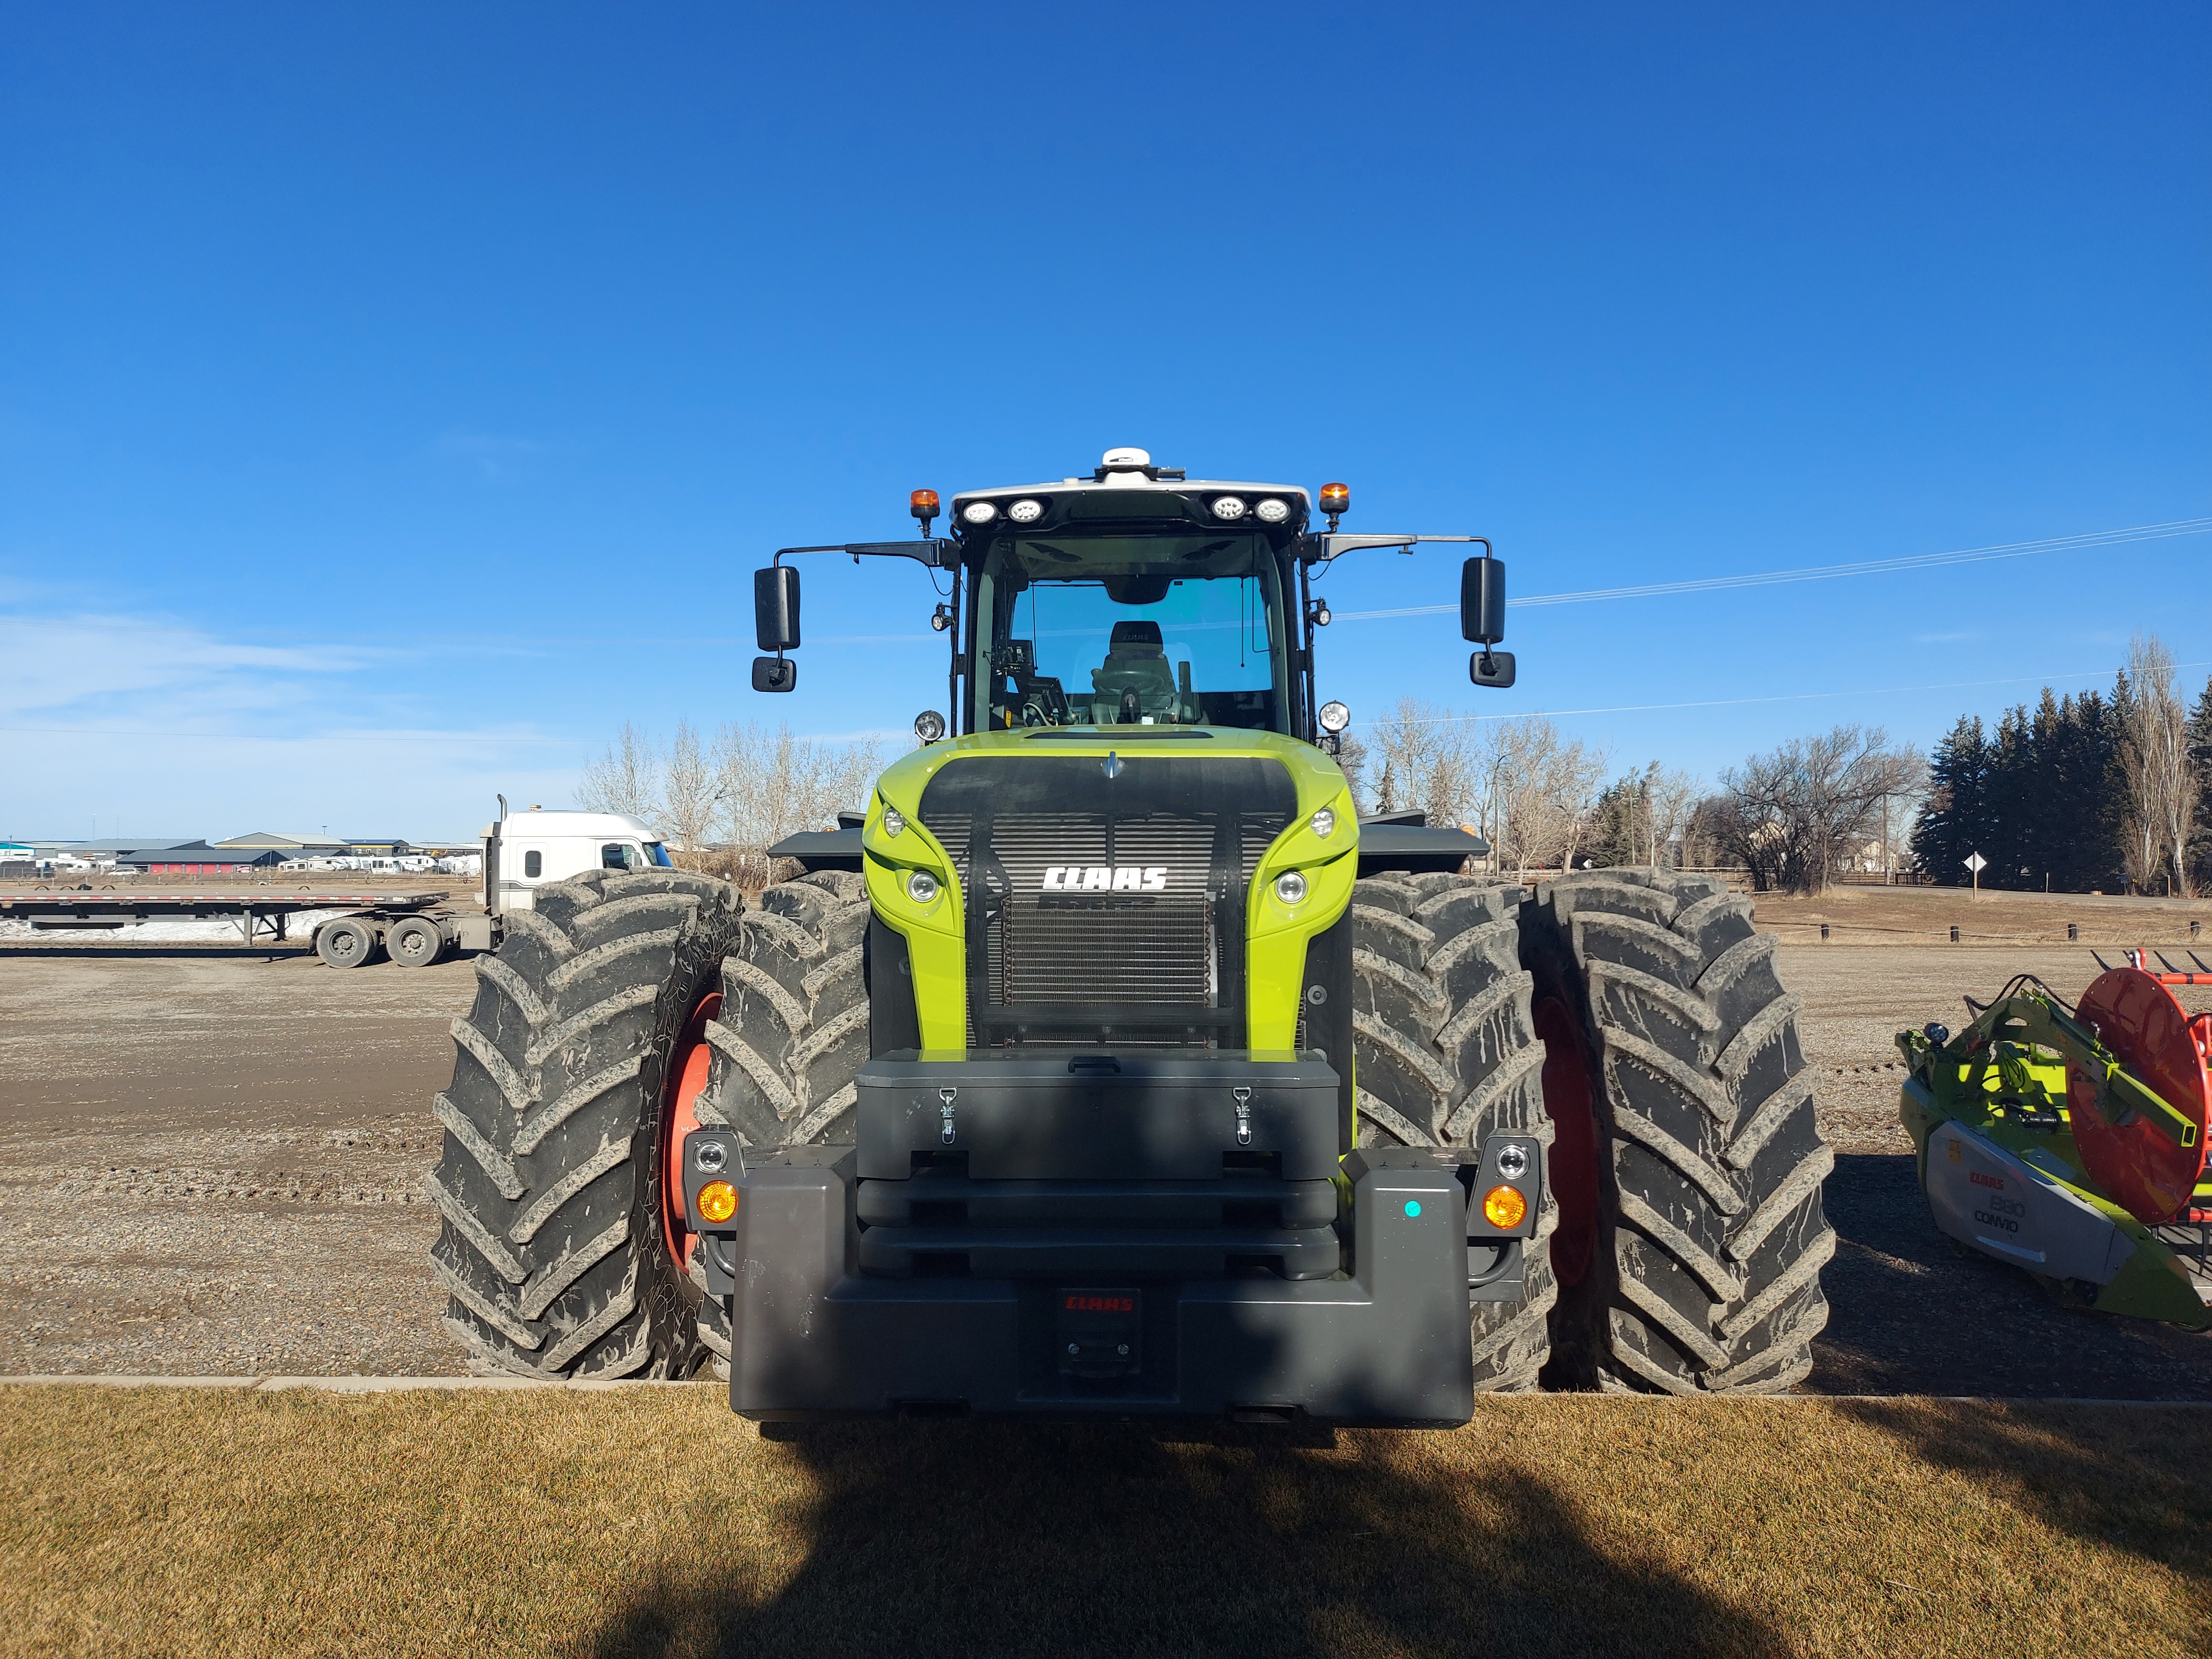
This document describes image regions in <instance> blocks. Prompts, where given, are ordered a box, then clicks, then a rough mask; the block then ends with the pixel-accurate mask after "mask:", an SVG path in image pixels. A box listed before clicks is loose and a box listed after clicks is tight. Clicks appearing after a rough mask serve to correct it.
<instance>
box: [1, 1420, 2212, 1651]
mask: <svg viewBox="0 0 2212 1659" xmlns="http://www.w3.org/2000/svg"><path fill="white" fill-rule="evenodd" d="M2207 1469H2212V1413H2205V1412H2202V1411H2191V1410H2187V1409H2177V1408H2142V1409H2116V1408H2101V1407H2034V1408H2027V1407H1980V1406H1961V1405H1955V1404H1938V1403H1930V1402H1926V1401H1895V1402H1885V1403H1880V1404H1869V1403H1863V1402H1854V1401H1814V1400H1797V1401H1782V1402H1759V1401H1743V1402H1735V1403H1710V1404H1703V1403H1701V1404H1696V1405H1677V1404H1672V1403H1669V1402H1666V1401H1628V1400H1615V1399H1597V1398H1591V1397H1588V1396H1583V1397H1556V1396H1555V1397H1551V1398H1523V1399H1516V1400H1492V1401H1485V1402H1483V1404H1482V1406H1481V1407H1480V1411H1479V1412H1478V1413H1477V1416H1476V1419H1475V1422H1474V1425H1473V1426H1472V1427H1470V1428H1468V1429H1466V1430H1464V1431H1460V1432H1458V1433H1455V1434H1449V1435H1436V1434H1393V1433H1384V1432H1358V1433H1346V1434H1343V1435H1340V1436H1339V1437H1337V1442H1336V1444H1335V1445H1334V1448H1328V1447H1322V1446H1299V1445H1295V1444H1292V1443H1287V1442H1284V1441H1275V1440H1263V1439H1256V1438H1255V1439H1253V1440H1251V1441H1249V1442H1243V1443H1239V1442H1237V1441H1236V1440H1234V1439H1233V1438H1228V1437H1215V1438H1213V1439H1211V1440H1205V1439H1201V1440H1197V1441H1188V1442H1181V1443H1178V1442H1175V1441H1171V1440H1166V1439H1162V1438H1160V1437H1157V1436H1154V1435H1152V1434H1148V1433H1145V1432H1142V1431H1136V1430H1131V1429H1124V1428H1121V1427H1115V1426H1098V1427H1085V1428H1079V1429H1068V1428H1051V1427H1045V1426H1042V1425H1024V1426H1017V1427H1012V1428H1009V1427H988V1426H981V1425H974V1424H968V1423H937V1424H908V1425H884V1424H869V1425H853V1426H841V1427H836V1428H833V1429H829V1430H825V1431H812V1430H809V1431H804V1432H801V1433H799V1434H797V1435H796V1436H794V1437H790V1438H786V1439H776V1440H771V1439H765V1438H763V1437H761V1436H759V1435H758V1434H757V1433H756V1432H755V1431H754V1430H752V1429H751V1428H750V1427H749V1426H747V1425H744V1424H743V1423H741V1422H738V1420H736V1419H732V1417H731V1416H730V1415H729V1413H728V1410H727V1407H726V1404H725V1403H724V1401H723V1399H722V1397H721V1396H720V1392H719V1390H717V1389H712V1388H703V1387H702V1388H698V1389H656V1390H635V1391H625V1392H619V1393H614V1392H611V1393H604V1394H586V1395H578V1394H574V1393H568V1392H560V1391H550V1390H549V1391H544V1392H537V1391H532V1392H519V1393H499V1394H486V1393H471V1394H445V1395H435V1394H411V1395H374V1396H365V1397H364V1396H353V1397H348V1396H332V1395H308V1394H295V1395H249V1394H244V1393H238V1392H230V1391H224V1392H220V1393H213V1392H199V1391H185V1390H168V1389H160V1390H153V1389H149V1390H143V1391H140V1390H132V1391H122V1390H110V1389H43V1388H22V1389H9V1390H8V1391H6V1392H5V1393H4V1394H3V1395H0V1585H4V1586H5V1587H6V1588H5V1589H4V1591H0V1595H4V1598H5V1615H6V1616H5V1618H4V1620H0V1650H4V1651H6V1652H8V1653H10V1654H28V1653H68V1654H131V1655H142V1654H179V1655H183V1654H218V1653H219V1654H276V1653H332V1654H337V1653H347V1654H386V1653H423V1654H495V1655H509V1654H538V1653H550V1654H594V1655H596V1654H609V1655H614V1654H680V1655H699V1656H705V1655H712V1654H733V1655H737V1654H755V1653H758V1654H775V1655H777V1656H792V1655H802V1654H817V1653H819V1654H833V1653H834V1654H854V1655H865V1656H869V1659H892V1656H899V1655H906V1654H947V1655H955V1654H957V1655H979V1656H996V1655H1026V1654H1036V1655H1051V1656H1054V1659H1090V1656H1099V1659H1106V1656H1114V1659H1122V1656H1135V1655H1152V1654H1160V1655H1170V1654H1173V1655H1182V1654H1196V1653H1223V1654H1251V1655H1259V1656H1266V1659H1294V1656H1302V1655H1308V1654H1312V1655H1322V1654H1328V1655H1341V1654H1420V1655H1439V1656H1442V1655H1458V1654H1480V1655H1484V1656H1511V1655H1516V1654H1542V1655H1547V1656H1551V1655H1561V1656H1565V1655H1583V1654H1589V1655H1632V1654H1669V1655H1677V1654H1680V1655H1691V1654H1696V1655H1703V1654H1715V1655H1719V1654H1729V1655H1735V1654H1743V1655H1754V1654H1799V1653H1807V1654H1831V1653H1834V1654H1858V1653H1864V1654H1881V1655H1885V1656H1888V1655H1907V1654H1960V1655H1994V1654H2031V1653H2053V1654H2066V1655H2079V1654H2092V1653H2096V1654H2103V1653H2114V1654H2122V1655H2125V1656H2129V1659H2154V1656H2161V1655H2177V1656H2179V1655H2201V1654H2203V1652H2205V1650H2206V1641H2207V1635H2208V1632H2212V1605H2208V1601H2212V1598H2208V1595H2207V1588H2208V1586H2207V1574H2208V1569H2212V1493H2208V1488H2207V1484H2206V1481H2205V1479H2204V1472H2205V1471H2206V1470H2207Z"/></svg>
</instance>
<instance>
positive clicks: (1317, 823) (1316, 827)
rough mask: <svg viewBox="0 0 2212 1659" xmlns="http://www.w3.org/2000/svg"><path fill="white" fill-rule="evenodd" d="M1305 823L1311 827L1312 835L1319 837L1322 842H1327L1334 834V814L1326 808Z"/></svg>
mask: <svg viewBox="0 0 2212 1659" xmlns="http://www.w3.org/2000/svg"><path fill="white" fill-rule="evenodd" d="M1307 822H1308V823H1310V824H1312V825H1313V832H1314V834H1316V836H1320V837H1321V838H1322V840H1323V841H1327V840H1328V838H1329V837H1330V836H1333V835H1334V834H1335V833H1336V814H1335V813H1334V812H1332V811H1329V810H1328V808H1327V807H1326V806H1324V807H1322V808H1320V809H1319V810H1318V811H1316V812H1315V813H1314V815H1313V817H1310V818H1309V819H1308V820H1307Z"/></svg>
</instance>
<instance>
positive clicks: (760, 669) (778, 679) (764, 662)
mask: <svg viewBox="0 0 2212 1659" xmlns="http://www.w3.org/2000/svg"><path fill="white" fill-rule="evenodd" d="M798 684H799V665H798V664H797V663H795V662H793V661H792V659H790V658H788V657H755V658H754V659H753V690H756V691H790V690H795V689H796V688H797V687H798Z"/></svg>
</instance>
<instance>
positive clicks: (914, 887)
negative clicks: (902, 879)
mask: <svg viewBox="0 0 2212 1659" xmlns="http://www.w3.org/2000/svg"><path fill="white" fill-rule="evenodd" d="M906 896H908V898H910V899H912V900H913V901H914V902H915V903H916V904H928V903H931V902H934V901H935V899H936V897H937V878H936V877H935V876H933V875H931V874H930V873H929V872H928V871H927V870H917V871H915V872H914V873H913V874H912V875H910V876H908V878H906Z"/></svg>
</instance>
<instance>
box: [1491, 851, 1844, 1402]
mask: <svg viewBox="0 0 2212 1659" xmlns="http://www.w3.org/2000/svg"><path fill="white" fill-rule="evenodd" d="M1521 921H1522V951H1523V957H1522V959H1523V960H1524V961H1525V962H1526V963H1528V967H1529V969H1531V971H1532V972H1533V974H1534V979H1535V1019H1536V1029H1537V1030H1538V1031H1539V1032H1540V1033H1541V1035H1542V1036H1543V1038H1544V1041H1545V1044H1546V1049H1547V1058H1546V1060H1545V1064H1544V1092H1545V1103H1546V1107H1547V1111H1548V1113H1549V1115H1550V1116H1551V1118H1552V1119H1553V1123H1554V1125H1555V1127H1556V1130H1557V1135H1556V1139H1555V1140H1554V1143H1553V1151H1552V1158H1551V1166H1552V1176H1553V1180H1552V1185H1553V1190H1554V1191H1555V1192H1556V1194H1557V1195H1558V1200H1559V1231H1558V1232H1557V1233H1556V1234H1555V1235H1554V1237H1553V1241H1552V1261H1553V1267H1554V1269H1555V1271H1556V1273H1557V1274H1558V1278H1559V1304H1558V1308H1557V1310H1556V1311H1555V1312H1554V1314H1553V1319H1552V1339H1553V1358H1552V1362H1551V1364H1550V1366H1549V1368H1548V1369H1547V1371H1546V1373H1545V1378H1544V1380H1545V1383H1546V1384H1547V1386H1551V1387H1559V1388H1583V1389H1589V1388H1599V1389H1613V1390H1620V1389H1628V1390H1636V1391H1651V1390H1656V1391H1661V1392H1665V1393H1668V1394H1692V1393H1745V1394H1756V1393H1772V1392H1776V1391H1778V1390H1780V1389H1787V1388H1789V1387H1790V1386H1791V1385H1792V1384H1793V1383H1796V1382H1798V1381H1799V1380H1801V1379H1802V1377H1803V1376H1805V1374H1806V1373H1807V1372H1808V1371H1809V1370H1811V1369H1812V1364H1813V1360H1812V1353H1811V1347H1810V1345H1811V1342H1812V1340H1813V1338H1814V1335H1815V1334H1817V1333H1818V1332H1819V1331H1820V1328H1822V1326H1823V1325H1825V1324H1826V1322H1827V1302H1826V1298H1825V1297H1823V1295H1822V1294H1821V1291H1820V1269H1821V1267H1822V1266H1823V1265H1824V1264H1826V1261H1827V1260H1828V1259H1829V1257H1830V1256H1832V1255H1834V1254H1835V1243H1836V1241H1835V1233H1834V1231H1833V1230H1832V1228H1831V1227H1830V1226H1829V1225H1828V1224H1827V1220H1826V1217H1825V1215H1824V1214H1823V1213H1822V1211H1821V1206H1820V1188H1821V1182H1823V1181H1824V1180H1825V1179H1826V1176H1827V1173H1828V1171H1829V1170H1831V1169H1832V1168H1833V1167H1834V1163H1835V1159H1834V1156H1833V1154H1832V1152H1830V1151H1829V1149H1828V1147H1827V1145H1826V1142H1824V1141H1823V1140H1822V1139H1820V1131H1819V1130H1818V1128H1817V1127H1815V1126H1814V1116H1813V1073H1812V1070H1811V1068H1810V1067H1809V1066H1807V1065H1806V1063H1805V1055H1804V1051H1803V1048H1802V1046H1801V1044H1800V1042H1799V1041H1798V1036H1797V1025H1796V1012H1797V1007H1798V1003H1797V999H1796V998H1795V997H1792V996H1789V995H1786V994H1784V991H1783V989H1782V986H1781V983H1780V981H1778V979H1777V977H1776V976H1775V971H1774V939H1773V938H1772V936H1771V935H1767V934H1760V933H1756V932H1754V931H1753V927H1752V922H1751V903H1750V901H1749V900H1748V899H1747V898H1743V897H1741V896H1732V895H1730V894H1729V893H1728V892H1727V891H1726V890H1725V889H1724V888H1723V886H1722V885H1721V884H1719V883H1717V882H1715V881H1712V880H1710V879H1708V878H1702V877H1691V876H1681V875H1678V874H1676V873H1674V872H1671V871H1664V870H1660V871H1649V870H1614V871H1606V872H1601V873H1594V874H1591V875H1588V876H1583V875H1577V876H1570V877H1565V878H1561V879H1559V880H1558V881H1555V882H1550V883H1547V884H1545V886H1544V888H1543V890H1542V891H1541V895H1540V896H1538V897H1537V898H1535V899H1533V900H1531V901H1530V902H1528V903H1526V904H1524V905H1523V906H1522V910H1521Z"/></svg>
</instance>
